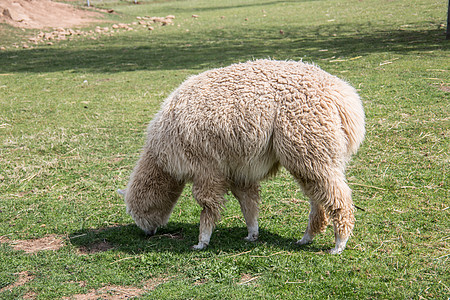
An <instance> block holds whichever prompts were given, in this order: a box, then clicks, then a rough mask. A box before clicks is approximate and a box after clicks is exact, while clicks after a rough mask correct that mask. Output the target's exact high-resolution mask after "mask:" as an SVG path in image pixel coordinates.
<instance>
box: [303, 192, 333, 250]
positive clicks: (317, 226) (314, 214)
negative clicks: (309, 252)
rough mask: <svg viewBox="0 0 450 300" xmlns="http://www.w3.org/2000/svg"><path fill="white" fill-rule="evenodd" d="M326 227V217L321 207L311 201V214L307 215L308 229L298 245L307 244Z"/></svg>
mask: <svg viewBox="0 0 450 300" xmlns="http://www.w3.org/2000/svg"><path fill="white" fill-rule="evenodd" d="M327 226H328V217H327V214H326V212H325V209H324V208H323V206H322V205H320V204H318V203H316V201H314V200H312V199H311V212H310V213H309V220H308V227H307V228H306V231H305V234H304V235H303V237H302V239H301V240H299V241H298V242H297V244H299V245H305V244H309V243H311V242H312V241H313V238H314V236H315V235H317V234H318V233H321V232H323V231H325V229H326V228H327Z"/></svg>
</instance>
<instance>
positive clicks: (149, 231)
mask: <svg viewBox="0 0 450 300" xmlns="http://www.w3.org/2000/svg"><path fill="white" fill-rule="evenodd" d="M144 232H145V234H146V235H147V236H148V237H151V236H154V235H155V234H156V229H153V230H144Z"/></svg>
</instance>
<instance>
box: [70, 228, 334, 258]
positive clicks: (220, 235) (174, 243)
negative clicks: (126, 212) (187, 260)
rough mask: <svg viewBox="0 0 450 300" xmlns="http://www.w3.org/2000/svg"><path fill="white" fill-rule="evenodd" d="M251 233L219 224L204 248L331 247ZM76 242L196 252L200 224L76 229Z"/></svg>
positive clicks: (93, 248) (90, 247)
mask: <svg viewBox="0 0 450 300" xmlns="http://www.w3.org/2000/svg"><path fill="white" fill-rule="evenodd" d="M246 234H247V229H246V228H245V227H220V226H219V227H217V228H216V229H215V230H214V232H213V235H212V237H211V243H210V245H209V246H208V247H207V248H206V249H205V250H202V251H206V252H213V253H216V252H218V251H219V252H222V251H224V252H238V251H249V250H252V249H255V248H258V247H259V246H261V244H264V245H271V246H276V247H277V248H280V249H283V250H285V251H307V252H323V251H326V250H328V249H329V248H331V246H332V245H331V244H330V245H329V247H328V248H325V247H320V246H319V245H315V244H314V243H313V244H311V245H306V246H299V245H296V244H295V242H296V240H295V239H293V238H292V239H289V238H285V237H282V236H280V235H278V234H276V233H273V232H271V231H268V230H266V229H260V232H259V234H260V236H259V239H258V241H256V242H246V241H244V240H243V237H245V236H246ZM69 239H70V242H71V243H72V245H74V246H75V247H77V248H78V249H80V251H81V252H84V253H96V252H103V251H107V250H110V249H115V250H118V251H123V252H126V253H130V254H140V253H148V252H167V251H169V252H174V253H187V252H192V251H194V250H191V246H193V245H194V244H196V243H197V242H198V224H187V223H177V222H169V224H168V225H167V226H165V227H163V228H160V229H158V232H157V234H156V235H154V236H152V237H148V236H146V235H145V234H144V232H143V231H142V230H141V229H139V228H138V227H137V226H136V225H134V224H130V225H121V226H113V227H107V228H100V229H91V230H88V231H85V232H77V233H73V234H72V235H70V236H69Z"/></svg>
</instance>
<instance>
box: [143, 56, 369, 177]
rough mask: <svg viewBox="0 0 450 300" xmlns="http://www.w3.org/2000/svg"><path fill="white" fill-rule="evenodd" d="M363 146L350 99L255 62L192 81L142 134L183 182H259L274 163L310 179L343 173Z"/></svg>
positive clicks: (345, 88)
mask: <svg viewBox="0 0 450 300" xmlns="http://www.w3.org/2000/svg"><path fill="white" fill-rule="evenodd" d="M363 138H364V112H363V108H362V105H361V101H360V99H359V97H358V95H357V93H356V91H355V90H354V89H353V88H352V87H351V86H350V85H348V84H347V83H346V82H344V81H343V80H341V79H339V78H337V77H335V76H332V75H330V74H328V73H326V72H324V71H322V70H321V69H320V68H318V67H316V66H314V65H310V64H305V63H302V62H295V61H272V60H256V61H250V62H247V63H241V64H234V65H231V66H229V67H226V68H220V69H214V70H210V71H206V72H204V73H201V74H199V75H196V76H192V77H190V78H189V79H188V80H186V81H185V82H184V83H183V84H182V85H181V86H180V87H179V88H178V89H176V90H175V91H174V92H173V93H172V94H171V95H170V96H169V97H168V98H167V100H166V101H165V102H164V103H163V105H162V108H161V110H160V111H159V113H158V114H157V115H156V116H155V118H154V119H153V121H152V122H151V123H150V125H149V126H148V139H147V144H146V147H147V148H149V149H152V150H153V151H152V152H154V153H155V154H157V155H156V156H155V159H156V163H157V164H158V165H159V166H160V167H161V168H163V169H164V170H165V171H166V172H168V173H169V174H171V175H172V176H174V177H176V178H177V179H179V180H181V181H185V180H192V179H193V178H194V177H195V176H196V175H199V174H211V173H215V174H217V175H219V176H224V177H226V178H227V179H229V180H231V181H233V182H243V183H245V182H257V181H259V180H261V179H263V178H265V177H266V176H267V175H270V174H271V173H273V171H274V170H276V168H277V166H278V163H279V162H281V164H282V165H283V166H285V167H286V168H287V169H289V170H290V171H291V172H294V173H295V174H297V175H299V176H301V177H304V178H310V177H312V178H315V177H317V176H321V173H323V172H325V173H326V172H328V171H330V170H331V169H336V170H339V169H340V170H342V171H343V170H344V167H345V163H346V162H347V161H348V159H349V158H350V155H351V154H353V153H355V152H356V150H357V149H358V147H359V145H360V143H361V142H362V140H363Z"/></svg>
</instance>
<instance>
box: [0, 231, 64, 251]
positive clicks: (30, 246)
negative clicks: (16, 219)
mask: <svg viewBox="0 0 450 300" xmlns="http://www.w3.org/2000/svg"><path fill="white" fill-rule="evenodd" d="M0 242H1V243H8V244H10V245H11V247H13V248H14V250H23V251H25V252H26V253H35V252H37V251H43V250H52V251H55V250H58V249H60V248H61V247H63V246H64V244H65V243H64V240H63V238H62V237H61V236H58V235H56V234H51V235H48V236H45V237H43V238H40V239H31V240H10V239H8V238H7V237H0Z"/></svg>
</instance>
